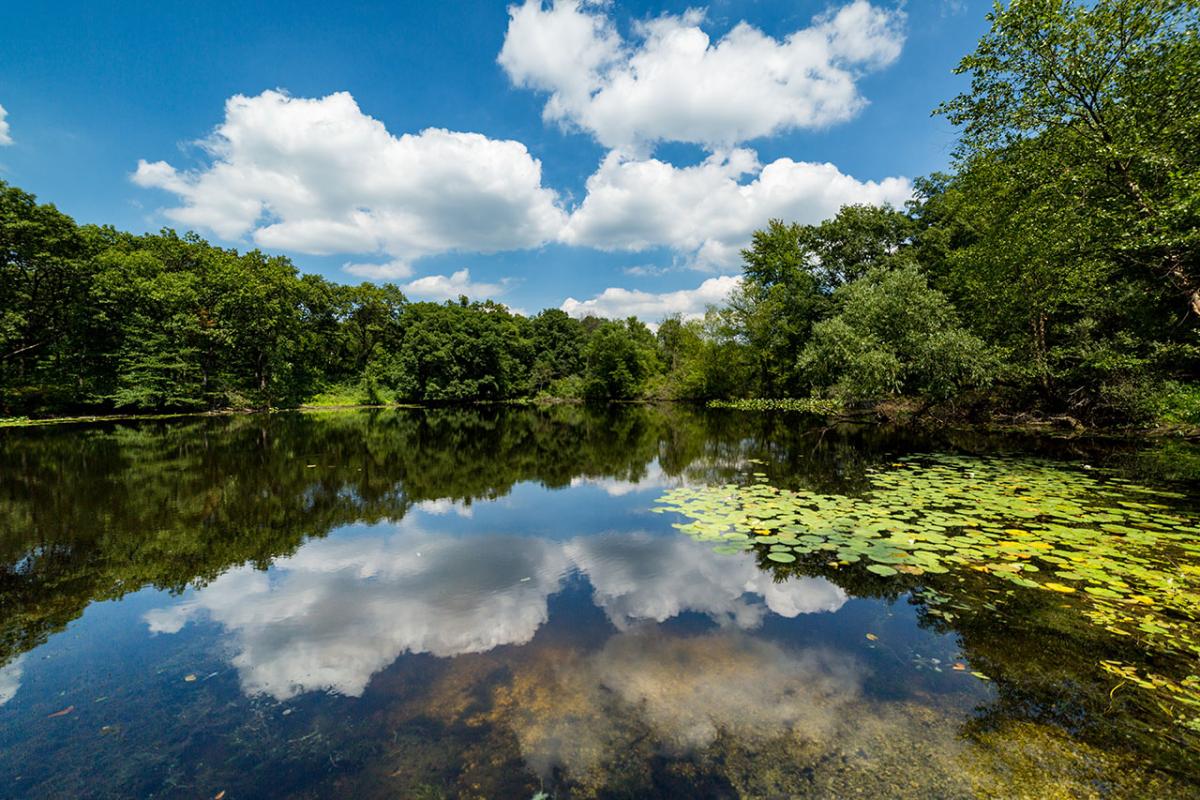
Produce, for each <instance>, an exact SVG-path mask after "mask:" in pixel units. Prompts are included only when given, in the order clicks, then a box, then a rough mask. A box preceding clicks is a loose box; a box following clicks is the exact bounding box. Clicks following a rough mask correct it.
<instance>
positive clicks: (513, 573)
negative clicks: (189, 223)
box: [0, 406, 1200, 800]
mask: <svg viewBox="0 0 1200 800" xmlns="http://www.w3.org/2000/svg"><path fill="white" fill-rule="evenodd" d="M1188 463H1193V464H1200V459H1197V448H1195V447H1194V446H1191V445H1188V444H1186V443H1181V442H1171V443H1168V444H1164V445H1153V444H1146V443H1134V442H1130V443H1112V442H1109V443H1105V444H1103V445H1089V444H1086V443H1080V442H1072V441H1054V440H1035V439H1014V438H996V437H986V436H981V435H977V434H971V433H945V434H915V433H913V432H911V431H907V432H906V431H903V430H888V429H882V428H873V427H837V428H829V429H825V428H803V427H799V428H798V427H797V426H796V424H795V417H792V416H789V415H782V414H769V413H763V414H758V413H756V414H747V413H745V412H736V411H720V410H703V409H694V408H690V407H683V406H667V407H662V408H640V407H639V408H624V409H616V410H611V411H589V410H587V409H583V408H577V407H558V408H553V409H543V410H538V409H508V408H491V409H453V408H448V409H437V410H370V411H346V412H330V413H322V414H276V415H270V416H245V417H230V418H199V419H178V420H153V421H143V422H139V421H136V420H128V421H112V422H106V423H102V424H81V425H73V426H63V427H51V428H32V429H9V430H4V431H0V475H3V478H4V479H3V481H0V552H2V555H3V568H2V569H0V796H3V797H48V796H71V797H129V796H138V797H217V796H218V795H220V796H222V797H223V798H226V799H227V800H236V798H239V797H323V796H329V795H333V794H339V795H345V796H352V797H397V796H399V797H415V798H422V797H427V798H435V797H471V798H474V797H479V798H482V797H489V798H497V797H499V798H504V797H513V798H525V799H526V800H527V799H528V798H531V797H534V796H536V795H538V794H539V793H541V796H543V797H561V798H569V797H580V798H584V797H625V796H628V797H847V796H851V797H852V796H864V797H868V796H869V797H949V798H957V797H963V798H969V797H1005V798H1008V797H1037V798H1042V797H1146V796H1155V797H1163V798H1169V797H1192V796H1197V794H1200V767H1198V766H1197V761H1198V760H1200V759H1197V755H1200V753H1198V749H1200V745H1198V740H1200V723H1198V720H1200V708H1198V707H1197V702H1198V697H1197V695H1198V691H1200V686H1198V685H1197V681H1198V679H1197V677H1196V674H1197V671H1198V670H1197V661H1198V658H1200V650H1198V647H1200V642H1198V640H1200V632H1198V631H1197V628H1196V625H1195V622H1196V615H1197V613H1200V610H1198V609H1197V595H1198V593H1200V572H1198V570H1197V566H1198V565H1200V530H1198V529H1197V524H1198V523H1200V507H1198V504H1197V503H1196V498H1197V491H1196V489H1197V486H1198V485H1200V483H1198V479H1200V475H1193V474H1192V473H1191V471H1190V470H1189V469H1187V468H1186V467H1185V466H1182V465H1186V464H1188ZM656 509H657V510H658V512H659V513H654V511H655V510H656ZM681 530H682V532H683V533H685V534H687V535H680V531H681ZM714 551H715V552H714Z"/></svg>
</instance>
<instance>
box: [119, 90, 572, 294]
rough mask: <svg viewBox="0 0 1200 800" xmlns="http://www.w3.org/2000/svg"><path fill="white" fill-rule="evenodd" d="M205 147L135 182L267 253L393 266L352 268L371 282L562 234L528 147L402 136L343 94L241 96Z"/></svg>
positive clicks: (177, 213)
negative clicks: (355, 257)
mask: <svg viewBox="0 0 1200 800" xmlns="http://www.w3.org/2000/svg"><path fill="white" fill-rule="evenodd" d="M202 146H203V148H204V150H205V152H206V153H207V155H208V157H209V163H208V164H207V165H206V166H205V167H203V168H201V169H197V170H192V171H180V170H177V169H176V168H175V167H173V166H172V165H170V164H168V163H166V162H164V161H156V162H147V161H144V160H142V161H139V162H138V167H137V171H136V172H135V173H134V175H133V180H134V182H135V183H137V184H138V185H140V186H144V187H154V188H158V189H163V190H165V191H167V192H171V193H172V194H175V195H178V197H179V199H180V201H181V205H179V206H178V207H175V208H171V209H168V210H167V211H166V215H167V217H168V218H170V219H172V220H174V221H175V222H178V223H180V224H183V225H188V226H194V227H197V228H206V229H209V230H211V231H213V232H215V233H216V234H217V235H219V236H221V237H223V238H226V239H236V238H239V237H242V236H245V235H247V234H249V235H250V236H251V237H252V238H253V240H254V242H255V243H256V244H258V245H261V246H263V247H271V248H281V249H285V250H292V251H298V252H303V253H313V254H328V253H374V252H383V253H386V254H388V255H389V256H391V257H392V259H393V260H392V261H391V262H390V263H389V264H384V265H365V264H357V265H352V266H353V267H355V269H353V270H351V271H352V273H353V274H357V275H362V276H364V277H376V278H387V277H396V276H400V275H403V272H404V267H403V266H402V265H403V264H405V263H407V262H409V261H411V260H413V259H415V258H419V257H421V256H425V255H432V254H436V253H446V252H455V251H469V252H492V251H497V250H510V249H518V248H526V247H534V246H537V245H539V244H542V243H543V242H545V241H547V240H550V239H553V238H554V236H555V234H556V233H557V232H558V231H559V230H560V228H561V226H562V224H563V219H564V213H563V211H562V210H561V209H560V208H559V206H558V198H557V195H556V194H555V193H554V192H553V191H552V190H550V189H547V188H545V187H543V186H542V184H541V177H542V175H541V162H539V161H538V160H537V159H535V158H533V157H532V156H531V155H530V154H529V151H528V150H527V149H526V148H525V145H523V144H521V143H520V142H515V141H508V140H503V141H502V140H496V139H489V138H488V137H486V136H483V135H481V134H478V133H458V132H454V131H448V130H442V129H437V128H429V129H426V130H424V131H422V132H420V133H419V134H409V133H406V134H403V135H400V136H395V135H393V134H392V133H390V132H389V131H388V130H387V129H386V128H385V127H384V125H383V123H381V122H380V121H379V120H376V119H374V118H372V117H370V116H368V115H366V114H364V113H363V112H362V111H361V110H360V109H359V107H358V104H357V103H356V102H355V101H354V98H353V97H351V96H350V94H349V93H347V92H338V93H335V94H331V95H329V96H327V97H322V98H315V99H306V98H295V97H290V96H289V95H287V94H285V93H283V92H279V91H267V92H263V93H262V94H260V95H258V96H256V97H246V96H243V95H236V96H234V97H231V98H230V99H229V100H228V101H227V102H226V104H225V120H224V121H223V122H222V123H221V124H220V125H218V126H217V128H216V130H214V131H213V133H212V135H211V136H209V137H208V138H207V139H206V140H204V141H203V142H202Z"/></svg>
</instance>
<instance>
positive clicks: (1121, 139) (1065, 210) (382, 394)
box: [0, 0, 1200, 423]
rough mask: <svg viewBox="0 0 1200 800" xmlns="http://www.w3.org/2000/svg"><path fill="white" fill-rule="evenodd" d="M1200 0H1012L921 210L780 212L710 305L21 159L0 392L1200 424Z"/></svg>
mask: <svg viewBox="0 0 1200 800" xmlns="http://www.w3.org/2000/svg"><path fill="white" fill-rule="evenodd" d="M1198 16H1200V6H1198V5H1197V3H1196V2H1195V0H1099V2H1094V3H1083V2H1079V1H1078V0H1020V1H1015V2H1011V3H1010V4H1009V5H1007V6H1004V5H1003V4H998V5H997V6H996V8H995V9H994V11H993V12H992V14H991V15H990V16H989V20H990V22H991V27H990V30H989V31H988V33H987V34H985V35H984V37H983V38H982V39H981V40H980V42H979V44H978V46H977V48H976V50H975V51H974V52H973V53H971V54H970V55H968V56H966V57H965V58H964V59H963V60H962V62H961V65H960V67H959V72H960V73H962V74H964V75H967V76H969V77H970V81H971V87H970V90H969V91H967V92H964V93H963V94H961V95H959V96H958V97H955V98H953V99H951V100H950V101H948V102H946V103H944V104H943V105H942V106H941V107H939V108H938V109H937V111H936V113H938V114H941V115H944V116H945V117H946V118H947V119H948V120H949V121H951V122H952V123H954V124H955V125H956V126H958V128H959V130H960V131H961V136H960V141H959V145H958V147H957V149H956V151H955V154H954V159H953V169H952V170H951V171H949V172H947V173H940V174H935V175H932V176H928V177H926V178H922V179H919V180H918V181H917V182H916V191H915V194H914V198H913V199H912V201H911V202H910V203H909V204H908V205H907V206H906V207H905V208H904V209H895V208H887V207H883V208H879V207H870V206H847V207H845V208H843V209H841V211H840V212H839V213H838V214H837V215H836V217H834V218H833V219H830V220H827V221H825V222H822V223H820V224H816V225H800V224H796V223H789V222H786V221H783V220H771V221H769V222H768V223H767V224H766V227H764V228H763V229H762V230H760V231H758V232H757V233H755V235H754V237H753V242H752V243H751V245H750V246H749V247H748V248H747V249H746V250H745V251H743V277H744V280H743V283H742V285H741V288H740V289H739V290H738V291H737V292H736V293H735V296H734V297H733V298H732V299H731V301H730V302H729V304H728V305H727V306H726V307H724V308H712V309H710V310H709V311H708V313H707V314H706V315H705V316H704V318H703V319H693V320H684V319H682V318H680V317H677V316H676V317H670V318H667V319H665V320H662V321H661V323H660V324H659V325H658V327H657V329H656V330H654V331H652V330H651V329H650V328H649V327H647V326H646V325H645V324H643V323H642V322H640V321H638V320H636V319H634V318H630V319H626V320H605V319H599V318H593V317H589V318H586V319H582V320H580V319H575V318H572V317H570V316H568V315H567V314H565V313H563V312H562V311H559V310H554V309H550V310H546V311H542V312H541V313H539V314H537V315H536V316H532V317H525V316H522V315H518V314H513V313H512V312H511V311H509V310H508V309H507V308H506V307H505V306H503V305H501V304H497V303H494V302H470V301H468V300H467V299H466V298H461V299H460V300H459V301H456V302H455V301H451V302H447V303H443V304H437V303H427V302H411V301H410V300H408V299H407V298H406V297H405V296H404V295H403V294H402V292H401V291H400V290H399V289H398V288H397V287H396V286H394V285H389V284H385V285H379V286H376V285H371V284H362V285H360V286H344V285H339V284H335V283H332V282H329V281H326V280H324V279H322V278H320V277H317V276H313V275H301V274H299V272H298V271H297V270H296V268H295V267H294V266H293V265H292V264H291V262H290V261H288V260H287V259H286V258H283V257H278V256H270V255H267V254H264V253H262V252H259V251H257V250H254V251H250V252H247V253H238V252H236V251H234V250H229V249H223V248H220V247H216V246H213V245H211V244H208V243H206V242H205V241H203V240H202V239H200V238H199V237H197V236H195V235H194V234H187V235H184V236H180V235H178V234H176V233H175V232H173V231H170V230H164V231H162V232H161V233H158V234H147V235H133V234H129V233H123V232H120V231H117V230H114V229H113V228H111V227H98V226H94V225H77V224H76V223H75V222H74V221H73V220H71V219H70V218H69V217H68V216H66V215H64V214H62V213H61V212H59V211H58V210H57V209H55V208H54V207H53V206H51V205H43V204H39V203H38V202H37V201H36V199H35V198H34V197H33V196H32V195H30V194H28V193H26V192H23V191H21V190H19V189H17V188H15V187H12V186H9V185H7V184H2V183H0V413H4V414H10V415H11V414H48V413H63V412H69V411H74V410H84V409H87V410H96V409H106V410H122V409H130V410H166V409H205V408H217V407H228V406H258V407H262V406H287V405H295V404H299V403H304V402H306V401H311V400H313V399H314V398H318V399H321V398H324V399H326V400H329V399H331V398H332V399H336V398H345V399H346V400H347V401H348V402H384V401H416V402H443V401H450V402H453V401H465V400H507V399H513V398H525V397H536V396H539V395H547V396H555V397H568V398H586V399H591V400H605V399H633V398H673V399H683V398H687V399H703V398H731V397H732V398H736V397H747V396H757V397H809V396H820V397H833V398H839V399H842V400H849V401H871V400H880V399H884V398H888V397H893V396H905V397H913V398H919V399H922V400H925V401H927V402H930V403H954V404H957V405H960V406H965V407H972V408H984V409H1002V410H1007V411H1024V410H1035V411H1039V412H1043V413H1058V414H1071V415H1074V416H1075V417H1078V418H1088V419H1096V420H1106V421H1137V420H1144V419H1149V418H1152V417H1156V416H1157V417H1163V416H1164V415H1169V414H1177V415H1182V416H1183V417H1186V418H1187V419H1186V421H1191V422H1198V423H1200V390H1197V388H1196V385H1195V384H1196V378H1197V374H1198V367H1200V326H1198V324H1197V322H1198V320H1200V169H1198V165H1200V36H1198V35H1197V34H1198V31H1200V24H1198Z"/></svg>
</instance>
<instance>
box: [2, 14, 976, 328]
mask: <svg viewBox="0 0 1200 800" xmlns="http://www.w3.org/2000/svg"><path fill="white" fill-rule="evenodd" d="M986 10H987V9H986V7H985V5H984V4H983V3H982V2H980V0H927V1H925V0H913V2H910V3H906V4H903V5H896V4H893V3H889V2H885V0H872V2H871V3H868V2H867V0H855V2H837V1H835V2H831V3H828V4H827V3H825V2H807V1H806V0H793V1H792V2H778V1H777V0H715V1H714V2H711V3H709V4H708V5H706V6H702V7H701V6H694V5H692V6H689V5H688V4H687V3H680V2H649V3H647V2H636V3H635V2H619V1H618V0H612V2H606V3H594V2H586V1H584V2H577V1H576V0H558V1H557V2H552V0H546V2H533V0H530V2H524V3H520V4H513V5H508V4H506V3H503V2H482V1H480V2H445V3H415V2H394V1H393V2H370V3H343V4H330V3H303V2H288V3H268V2H261V3H245V2H236V3H235V2H220V1H214V2H207V3H202V4H201V3H194V2H171V1H169V0H155V2H133V1H132V0H125V2H95V1H93V2H86V3H84V2H77V3H72V2H64V3H57V4H45V3H31V4H26V3H5V4H0V107H3V109H4V112H5V114H4V116H3V117H2V118H0V145H2V146H0V179H3V180H6V181H8V182H10V183H13V184H15V185H17V186H20V187H21V188H24V189H26V190H28V191H32V192H34V193H35V194H37V195H38V196H39V198H40V199H41V200H43V201H49V202H53V203H55V204H56V205H58V207H59V208H60V209H62V210H63V211H65V212H67V213H69V214H71V215H73V216H74V217H75V218H76V219H77V220H79V221H80V222H96V223H111V224H114V225H116V226H118V227H121V228H124V229H128V230H134V231H146V230H157V229H158V228H160V227H163V226H171V227H175V228H177V229H188V228H194V229H195V230H197V231H198V232H200V233H201V234H202V235H204V236H205V237H206V238H209V239H210V240H212V241H215V242H219V243H222V244H226V245H229V246H236V247H238V248H240V249H244V248H248V247H253V246H259V247H262V248H263V249H266V250H269V251H272V252H283V253H286V254H288V255H290V256H291V257H292V258H293V259H294V261H295V262H296V264H297V265H298V266H299V267H300V268H301V269H302V270H305V271H310V272H318V273H320V274H323V275H325V276H327V277H329V278H331V279H334V280H339V281H358V280H361V279H363V278H364V277H368V278H372V279H376V280H393V281H395V282H396V283H398V284H400V285H402V286H403V287H404V288H405V291H406V292H407V293H408V294H410V295H411V296H413V297H425V298H431V299H439V298H441V297H444V296H452V295H457V294H458V292H459V291H465V292H466V293H468V294H471V295H472V296H477V297H483V296H493V297H496V298H497V299H499V300H502V301H503V302H506V303H508V304H510V305H511V306H513V307H514V308H518V309H523V310H526V311H530V312H532V311H536V310H538V309H540V308H543V307H560V306H563V305H564V302H566V303H567V304H566V306H565V307H566V308H568V310H571V311H572V312H573V313H577V314H582V313H587V312H588V311H596V312H599V313H604V314H614V315H615V314H625V313H636V314H639V315H640V316H642V317H643V318H646V319H647V320H648V321H654V320H655V319H656V318H658V317H661V316H662V315H663V314H665V313H668V312H671V311H682V312H685V313H695V312H698V311H700V310H702V309H703V307H704V304H705V303H706V302H712V301H719V300H720V299H721V297H723V296H724V294H725V293H727V292H728V290H729V289H730V288H731V287H732V286H733V285H734V282H735V281H736V277H735V276H736V274H737V272H738V267H737V250H738V248H739V247H740V246H742V245H743V244H744V243H745V241H746V239H747V238H748V237H749V234H750V232H752V231H753V229H754V228H756V227H761V226H762V225H763V224H765V223H766V221H767V219H768V218H769V217H770V216H783V217H785V218H787V219H797V220H799V221H802V222H815V221H817V220H819V219H821V218H823V217H825V216H828V215H829V214H830V213H832V212H833V211H834V210H836V208H837V206H838V205H840V204H841V203H844V202H900V201H902V199H903V198H904V197H905V196H906V195H907V191H908V187H909V186H910V183H909V182H910V181H911V179H912V178H914V177H916V176H919V175H923V174H927V173H929V172H931V171H933V170H937V169H942V168H945V167H946V166H947V164H948V160H949V154H950V149H951V148H952V146H953V140H954V132H953V130H952V129H951V128H950V126H949V125H948V124H947V123H946V122H945V121H944V120H942V119H940V118H933V117H931V116H930V112H931V110H932V109H933V108H934V107H935V106H936V105H937V103H938V102H940V101H941V100H943V99H946V98H948V97H950V96H952V95H953V94H955V93H956V92H958V91H960V90H961V89H962V88H963V87H964V85H965V81H964V79H962V78H959V77H955V76H953V75H952V74H951V70H952V69H953V67H954V65H955V64H956V63H957V61H958V59H959V58H960V57H961V56H962V55H963V54H965V53H967V52H969V51H970V50H971V49H972V47H973V45H974V42H975V41H976V40H977V38H978V37H979V35H980V34H981V33H982V31H983V29H984V26H985V20H984V14H985V12H986ZM568 298H573V300H574V301H575V302H573V303H571V302H567V301H568Z"/></svg>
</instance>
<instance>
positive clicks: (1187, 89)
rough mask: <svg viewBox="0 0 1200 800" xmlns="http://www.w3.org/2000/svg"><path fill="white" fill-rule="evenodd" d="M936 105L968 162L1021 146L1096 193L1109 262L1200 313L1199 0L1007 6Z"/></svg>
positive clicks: (1048, 0) (1069, 183)
mask: <svg viewBox="0 0 1200 800" xmlns="http://www.w3.org/2000/svg"><path fill="white" fill-rule="evenodd" d="M989 19H990V21H991V23H992V25H991V30H990V31H989V32H988V33H987V34H986V35H985V36H984V37H983V38H982V39H981V40H980V41H979V45H978V47H977V48H976V50H975V52H974V53H972V54H970V55H968V56H967V57H965V58H964V59H963V60H962V62H961V64H960V65H959V67H958V72H959V73H966V74H969V75H970V76H971V91H970V92H967V93H963V94H961V95H959V96H958V97H956V98H954V99H953V100H951V101H949V102H947V103H945V104H944V105H943V106H942V107H941V108H940V109H939V110H940V111H941V112H942V113H944V114H946V115H947V116H948V117H949V119H950V120H951V121H952V122H954V123H956V124H958V125H961V126H962V128H963V136H962V145H961V148H960V152H959V156H960V158H961V159H962V161H963V162H964V163H965V164H966V165H967V166H968V168H969V167H970V164H971V162H972V160H973V159H975V158H980V157H983V158H986V157H989V156H990V155H992V154H995V153H997V152H1000V151H1004V150H1007V149H1008V148H1011V147H1014V146H1015V145H1018V144H1031V145H1032V146H1033V147H1036V148H1037V149H1039V150H1042V151H1044V155H1043V156H1042V157H1041V159H1040V160H1041V161H1043V162H1044V163H1046V164H1047V165H1049V166H1051V167H1052V168H1051V169H1050V170H1048V171H1046V172H1048V173H1049V174H1043V176H1042V177H1044V178H1046V179H1048V180H1050V181H1051V182H1052V183H1054V184H1058V185H1060V186H1062V188H1063V195H1064V197H1065V198H1068V202H1070V201H1071V200H1075V199H1080V198H1086V200H1085V202H1086V204H1087V207H1088V212H1089V217H1090V220H1091V222H1092V224H1093V226H1094V227H1095V228H1096V231H1097V233H1098V234H1101V235H1102V237H1103V244H1104V247H1105V249H1106V250H1107V251H1108V252H1109V253H1110V254H1111V256H1112V257H1113V258H1114V259H1115V260H1117V261H1119V262H1122V263H1127V264H1128V266H1130V267H1133V268H1136V269H1138V270H1139V271H1141V272H1142V273H1143V274H1144V275H1145V276H1146V277H1147V278H1149V279H1150V280H1153V281H1160V282H1165V283H1166V284H1167V285H1168V286H1170V288H1171V290H1172V291H1174V292H1176V293H1177V294H1179V295H1181V296H1182V298H1183V300H1184V307H1185V308H1188V309H1190V311H1191V314H1192V321H1191V324H1193V325H1194V324H1195V323H1196V319H1195V318H1196V317H1197V316H1198V315H1200V170H1198V167H1200V5H1198V4H1197V3H1196V2H1194V0H1097V2H1081V0H1021V1H1020V2H1011V3H1009V4H1008V5H1007V6H1004V5H1000V4H997V5H996V7H995V10H994V11H993V13H992V14H991V15H990V16H989Z"/></svg>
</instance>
